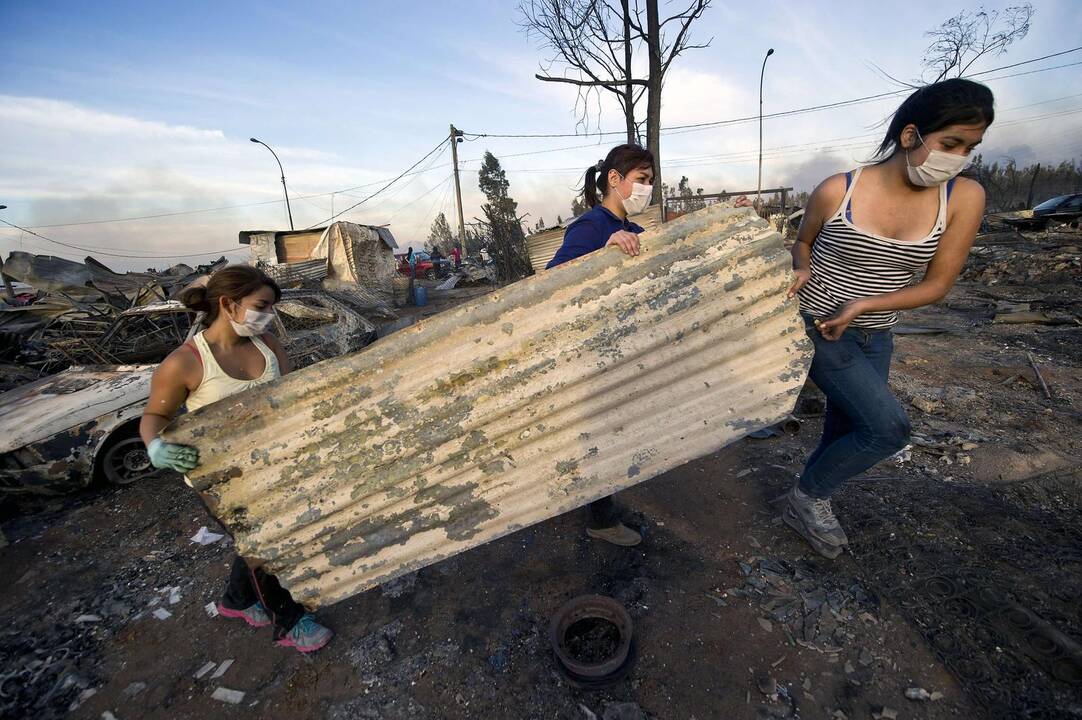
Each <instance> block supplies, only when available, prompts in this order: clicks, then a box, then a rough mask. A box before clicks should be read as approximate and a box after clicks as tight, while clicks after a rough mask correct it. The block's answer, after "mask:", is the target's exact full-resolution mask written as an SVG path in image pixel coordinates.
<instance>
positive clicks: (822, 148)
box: [504, 98, 1082, 174]
mask: <svg viewBox="0 0 1082 720" xmlns="http://www.w3.org/2000/svg"><path fill="white" fill-rule="evenodd" d="M1058 99H1064V98H1058ZM1046 102H1051V101H1046ZM1034 104H1043V103H1034ZM1021 107H1029V106H1021ZM1021 107H1020V108H1014V109H1021ZM1078 113H1082V108H1075V109H1068V110H1060V111H1056V112H1050V113H1043V114H1040V115H1031V116H1029V117H1024V118H1016V119H1013V120H1006V121H1002V122H997V123H996V124H995V125H994V126H993V127H1011V126H1014V125H1021V124H1026V123H1033V122H1040V121H1043V120H1050V119H1054V118H1059V117H1066V116H1069V115H1076V114H1078ZM879 137H880V136H879V135H878V134H868V135H853V136H850V137H842V138H833V139H830V140H824V141H817V142H812V143H803V144H796V145H778V146H775V147H772V148H764V149H763V152H764V156H765V157H771V158H778V157H784V156H787V155H807V154H811V153H822V152H835V151H838V150H845V149H849V148H858V147H865V146H868V145H871V144H874V143H871V142H868V141H869V140H871V139H872V138H879ZM859 139H866V140H865V142H853V143H845V144H841V145H828V144H827V143H834V142H843V141H846V140H859ZM757 153H758V151H757V150H741V151H733V152H729V153H718V154H712V155H700V156H692V157H689V158H677V159H674V160H672V161H668V162H666V163H665V165H664V167H668V168H678V167H694V166H697V165H710V164H714V163H717V162H719V161H728V162H739V161H740V160H742V159H745V160H746V159H753V158H755V157H757ZM504 171H505V172H507V173H510V174H522V173H536V174H546V173H551V174H557V173H565V172H566V173H571V172H574V173H581V172H582V168H581V167H578V166H576V167H558V168H520V169H516V168H504Z"/></svg>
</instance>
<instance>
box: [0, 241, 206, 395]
mask: <svg viewBox="0 0 1082 720" xmlns="http://www.w3.org/2000/svg"><path fill="white" fill-rule="evenodd" d="M226 263H227V260H226V259H225V258H224V257H222V258H220V259H218V260H217V261H215V262H213V263H210V264H209V265H201V266H199V267H198V268H192V267H190V266H188V265H183V264H181V265H174V266H173V267H171V268H169V269H168V270H166V271H164V272H161V273H157V272H145V273H135V272H129V273H116V272H113V271H112V270H110V269H109V268H108V267H106V266H105V265H103V264H102V263H100V262H98V261H97V260H95V259H94V258H92V257H88V258H86V259H85V260H84V261H83V262H81V263H78V262H73V261H71V260H65V259H63V258H58V257H53V256H51V255H33V254H30V253H25V252H12V253H11V254H10V255H9V256H8V258H7V259H6V260H5V262H4V265H3V274H4V276H5V279H7V278H10V279H14V280H16V281H18V282H19V283H20V289H21V290H23V292H21V293H19V294H18V295H14V293H10V294H9V297H8V298H7V300H6V302H5V303H4V304H0V361H3V362H5V363H11V364H14V365H18V366H21V367H22V368H24V369H31V370H33V371H34V373H35V374H36V375H46V374H50V373H54V372H58V371H60V370H63V369H64V368H66V367H68V366H69V365H86V364H123V363H136V362H146V361H148V360H151V359H154V360H160V359H161V356H162V350H164V349H165V348H168V349H172V348H175V347H176V346H177V345H179V344H180V343H181V342H183V341H184V336H185V333H186V332H187V330H188V328H187V326H181V325H179V324H178V323H177V321H176V317H177V316H176V314H175V313H172V314H171V315H170V316H169V317H168V318H166V319H165V320H162V318H160V317H159V316H158V313H156V312H153V311H149V310H148V311H147V312H145V313H143V312H142V311H141V310H142V309H144V308H154V307H156V306H158V305H160V304H161V303H163V302H166V301H168V300H169V298H170V297H172V296H173V295H175V294H176V293H177V292H179V291H180V290H181V289H182V288H184V287H186V286H187V285H188V284H189V283H191V282H193V281H194V280H195V279H196V278H198V277H201V276H203V275H206V274H207V273H210V272H214V271H215V270H216V269H218V268H219V267H222V266H224V265H225V264H226ZM126 313H131V314H132V315H134V316H137V317H138V319H137V320H127V321H125V322H121V320H122V318H123V317H124V316H125V314H126ZM165 352H168V350H165Z"/></svg>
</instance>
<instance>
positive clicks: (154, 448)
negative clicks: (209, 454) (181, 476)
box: [147, 438, 199, 473]
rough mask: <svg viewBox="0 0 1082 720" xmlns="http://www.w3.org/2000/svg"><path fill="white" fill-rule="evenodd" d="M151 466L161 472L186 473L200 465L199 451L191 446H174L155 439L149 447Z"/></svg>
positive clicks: (148, 453)
mask: <svg viewBox="0 0 1082 720" xmlns="http://www.w3.org/2000/svg"><path fill="white" fill-rule="evenodd" d="M147 455H149V456H150V464H151V465H153V466H154V467H156V468H158V469H159V470H175V471H176V472H178V473H186V472H188V471H189V470H193V469H195V467H196V466H197V465H198V464H199V451H198V450H196V449H195V448H193V447H192V446H191V445H174V444H173V443H167V442H165V441H164V440H162V439H161V438H154V439H153V440H151V441H150V444H149V445H147Z"/></svg>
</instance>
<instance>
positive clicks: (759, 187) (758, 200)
mask: <svg viewBox="0 0 1082 720" xmlns="http://www.w3.org/2000/svg"><path fill="white" fill-rule="evenodd" d="M773 54H774V48H770V49H769V50H767V51H766V57H764V58H763V69H762V70H760V71H759V181H758V182H757V183H756V184H755V209H756V211H758V210H759V208H761V207H762V206H763V198H762V192H763V75H765V74H766V61H767V58H769V57H770V56H771V55H773ZM283 182H285V181H284V180H283Z"/></svg>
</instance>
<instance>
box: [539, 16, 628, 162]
mask: <svg viewBox="0 0 1082 720" xmlns="http://www.w3.org/2000/svg"><path fill="white" fill-rule="evenodd" d="M519 12H520V13H521V15H522V20H521V25H522V27H523V29H524V30H525V32H526V35H527V37H531V36H533V37H536V38H538V39H539V40H540V42H541V48H542V49H544V50H548V51H549V53H550V55H549V57H548V58H547V59H546V60H544V61H543V62H542V63H541V70H542V72H540V73H537V74H536V75H535V76H534V77H536V78H537V79H538V80H542V81H544V82H556V83H566V84H569V85H575V86H576V87H577V88H578V96H577V97H576V99H575V113H576V116H577V118H578V124H577V127H579V128H582V129H583V130H584V131H585V132H586V133H587V134H588V133H589V132H590V115H591V101H593V100H596V101H597V106H598V108H597V113H596V120H597V124H598V126H600V120H601V103H600V97H601V93H602V92H603V91H604V92H608V93H611V94H612V95H613V96H614V97H615V98H616V101H617V102H618V103H619V105H620V109H621V112H622V113H623V116H624V124H625V129H626V131H627V138H628V142H635V140H636V136H637V126H636V123H635V104H636V103H637V102H638V101H639V99H640V98H641V97H642V94H643V93H644V92H645V91H646V87H647V82H646V80H641V79H636V78H635V77H634V75H633V70H632V63H633V61H634V57H635V50H636V45H639V44H640V43H639V42H638V41H636V40H635V38H634V37H633V36H632V33H631V30H630V21H631V9H630V8H629V0H619V6H618V7H616V6H614V5H613V3H612V2H608V1H605V0H524V1H523V2H521V3H520V4H519ZM561 66H562V68H561ZM557 68H561V70H562V74H560V75H555V74H554V72H553V71H554V70H555V69H557Z"/></svg>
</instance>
